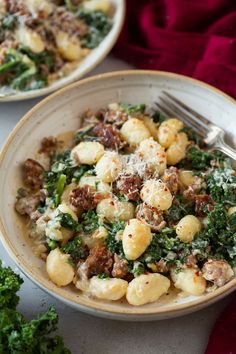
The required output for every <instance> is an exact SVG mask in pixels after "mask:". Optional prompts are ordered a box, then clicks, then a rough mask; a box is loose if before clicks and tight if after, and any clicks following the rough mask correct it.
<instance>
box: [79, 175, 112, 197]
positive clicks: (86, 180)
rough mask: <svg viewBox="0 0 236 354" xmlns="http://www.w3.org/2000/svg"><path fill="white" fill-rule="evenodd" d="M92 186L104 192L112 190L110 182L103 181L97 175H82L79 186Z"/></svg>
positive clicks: (107, 192)
mask: <svg viewBox="0 0 236 354" xmlns="http://www.w3.org/2000/svg"><path fill="white" fill-rule="evenodd" d="M86 185H87V186H90V187H92V188H94V189H95V190H97V191H98V192H100V193H102V194H109V193H110V192H111V186H110V184H108V183H106V182H102V181H100V180H99V178H98V177H96V176H82V177H81V178H80V181H79V187H84V186H86Z"/></svg>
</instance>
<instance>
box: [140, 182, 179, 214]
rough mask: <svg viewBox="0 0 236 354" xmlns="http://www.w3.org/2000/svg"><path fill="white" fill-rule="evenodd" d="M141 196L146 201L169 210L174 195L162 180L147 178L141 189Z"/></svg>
mask: <svg viewBox="0 0 236 354" xmlns="http://www.w3.org/2000/svg"><path fill="white" fill-rule="evenodd" d="M140 196H141V198H142V200H143V201H144V202H145V203H147V204H148V205H150V206H151V207H154V208H157V209H160V210H167V209H169V208H170V207H171V204H172V195H171V193H170V191H169V189H168V187H167V186H166V184H165V183H163V182H162V181H161V180H155V179H150V180H147V181H146V182H145V183H144V186H143V188H142V189H141V192H140Z"/></svg>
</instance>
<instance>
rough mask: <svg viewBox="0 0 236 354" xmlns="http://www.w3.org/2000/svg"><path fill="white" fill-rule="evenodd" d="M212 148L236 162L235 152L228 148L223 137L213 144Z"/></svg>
mask: <svg viewBox="0 0 236 354" xmlns="http://www.w3.org/2000/svg"><path fill="white" fill-rule="evenodd" d="M214 147H215V148H216V149H217V150H220V151H221V152H223V153H224V154H225V155H227V156H229V157H230V158H231V159H233V160H234V161H236V150H235V149H233V148H232V147H231V146H229V145H228V144H227V143H226V142H225V140H224V138H223V137H221V139H219V140H218V141H217V142H216V143H215V145H214Z"/></svg>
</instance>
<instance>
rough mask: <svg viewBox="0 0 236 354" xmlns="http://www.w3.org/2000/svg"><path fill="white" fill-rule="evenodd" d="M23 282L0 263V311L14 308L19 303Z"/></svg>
mask: <svg viewBox="0 0 236 354" xmlns="http://www.w3.org/2000/svg"><path fill="white" fill-rule="evenodd" d="M22 283H23V280H22V279H21V277H20V276H19V275H18V274H16V273H14V272H13V270H12V269H11V268H9V267H8V268H5V267H3V266H2V263H1V261H0V311H1V309H3V308H5V307H9V308H15V307H16V305H17V304H18V302H19V296H17V295H16V293H17V291H19V289H20V286H21V284H22Z"/></svg>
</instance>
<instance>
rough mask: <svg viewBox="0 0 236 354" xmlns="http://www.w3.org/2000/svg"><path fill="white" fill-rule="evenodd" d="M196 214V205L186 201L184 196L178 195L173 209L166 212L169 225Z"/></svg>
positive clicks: (172, 206)
mask: <svg viewBox="0 0 236 354" xmlns="http://www.w3.org/2000/svg"><path fill="white" fill-rule="evenodd" d="M193 213H194V203H192V202H189V201H187V200H185V199H184V197H183V195H181V194H177V195H176V196H175V199H174V200H173V203H172V205H171V207H170V208H169V209H168V211H167V212H166V220H167V221H168V222H169V223H175V222H177V221H179V220H180V219H182V218H183V217H184V216H185V215H188V214H193Z"/></svg>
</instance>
